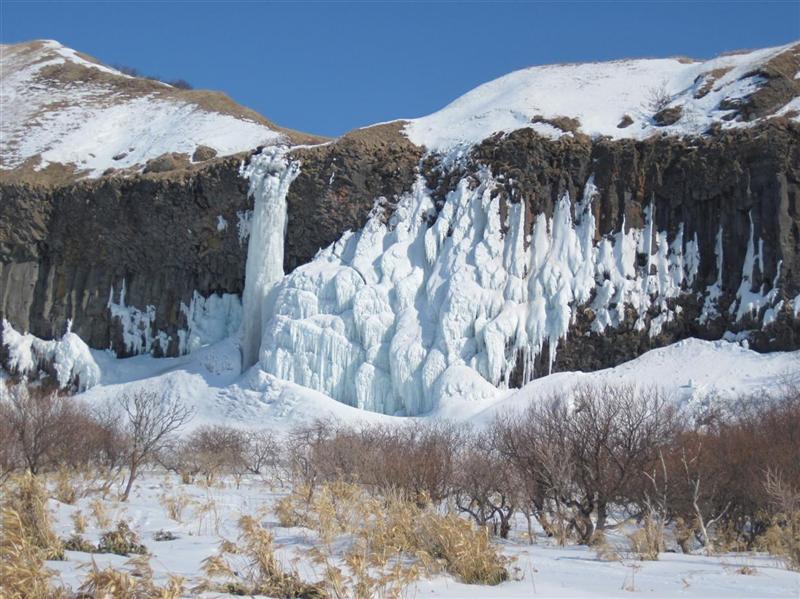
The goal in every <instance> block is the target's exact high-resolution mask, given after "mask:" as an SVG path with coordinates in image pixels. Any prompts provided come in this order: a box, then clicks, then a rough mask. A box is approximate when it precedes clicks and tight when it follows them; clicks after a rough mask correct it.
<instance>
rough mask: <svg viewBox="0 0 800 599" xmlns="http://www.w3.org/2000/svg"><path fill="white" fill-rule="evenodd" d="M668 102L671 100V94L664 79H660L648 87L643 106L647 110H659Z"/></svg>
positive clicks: (654, 111)
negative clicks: (657, 82)
mask: <svg viewBox="0 0 800 599" xmlns="http://www.w3.org/2000/svg"><path fill="white" fill-rule="evenodd" d="M670 102H672V94H670V93H669V89H668V87H667V82H666V81H662V82H661V83H659V84H658V85H656V86H653V87H650V88H648V90H647V100H646V101H645V108H646V109H647V110H648V111H649V112H651V113H656V112H659V111H661V110H663V109H664V108H666V107H667V106H669V103H670Z"/></svg>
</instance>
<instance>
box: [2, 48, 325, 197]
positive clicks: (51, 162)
mask: <svg viewBox="0 0 800 599" xmlns="http://www.w3.org/2000/svg"><path fill="white" fill-rule="evenodd" d="M0 55H1V56H2V58H0V73H2V77H1V78H0V94H1V95H2V98H3V116H2V128H1V134H0V156H1V157H2V161H1V162H2V170H0V176H2V178H3V179H4V180H27V181H31V182H35V183H41V182H69V181H71V180H73V179H75V178H79V177H84V176H88V177H98V176H100V175H102V174H104V173H107V172H109V171H111V170H112V169H113V170H125V171H129V172H139V171H141V170H142V169H143V168H144V167H145V166H146V165H147V162H148V161H149V160H152V159H155V158H157V157H159V156H161V155H163V154H167V153H175V154H180V155H183V156H180V157H178V158H177V162H178V164H183V165H188V164H189V162H190V161H192V160H194V161H195V162H197V161H202V160H203V159H208V158H209V157H213V156H214V155H217V156H226V155H230V154H234V153H237V152H242V151H248V150H252V149H253V148H256V147H258V146H261V145H266V144H275V143H292V144H293V143H301V142H303V143H305V142H309V141H314V140H319V138H316V137H312V136H308V135H304V134H301V133H298V132H295V131H290V130H287V129H283V128H281V127H278V126H277V125H275V124H274V123H271V122H270V121H268V120H266V119H265V118H264V117H262V116H261V115H259V114H257V113H256V112H254V111H252V110H249V109H247V108H245V107H243V106H240V105H238V104H236V102H234V101H233V100H231V99H230V98H229V97H228V96H226V95H225V94H223V93H221V92H214V91H205V90H185V89H178V88H175V87H172V86H170V85H168V84H166V83H162V82H160V81H156V80H151V79H145V78H140V77H130V76H128V75H125V74H124V73H121V72H119V71H117V70H115V69H112V68H110V67H107V66H105V65H103V64H101V63H100V62H98V61H97V60H95V59H94V58H92V57H90V56H87V55H85V54H82V53H80V52H77V51H75V50H72V49H70V48H67V47H65V46H62V45H61V44H59V43H58V42H56V41H52V40H38V41H33V42H27V43H21V44H14V45H5V46H3V47H2V49H0ZM201 146H206V147H207V148H211V150H213V152H209V151H208V150H205V155H203V154H202V153H201V154H200V155H199V156H195V151H196V150H197V148H198V147H201ZM193 157H194V158H193Z"/></svg>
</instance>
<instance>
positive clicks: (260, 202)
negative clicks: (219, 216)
mask: <svg viewBox="0 0 800 599" xmlns="http://www.w3.org/2000/svg"><path fill="white" fill-rule="evenodd" d="M285 153H286V150H285V149H283V148H280V147H270V148H265V149H264V150H263V151H262V152H261V153H260V154H257V155H256V156H253V157H252V159H251V160H250V164H248V165H247V166H246V167H244V168H243V172H242V174H243V175H244V176H245V177H247V178H248V179H249V181H250V192H249V193H250V195H251V196H252V197H253V202H254V208H253V215H252V218H251V220H250V239H249V242H248V245H247V266H246V268H245V279H244V293H243V295H242V310H243V312H242V328H241V338H242V370H246V369H247V368H249V367H250V366H252V365H253V364H255V363H256V362H257V361H258V352H259V349H260V348H261V339H262V336H263V330H264V325H265V324H266V322H267V320H268V319H269V315H270V313H271V309H270V303H271V302H270V292H271V291H272V289H273V287H274V286H275V284H276V283H277V282H278V281H280V280H281V279H282V278H283V244H284V236H285V234H286V194H287V193H288V192H289V186H290V185H291V184H292V181H294V179H295V177H297V175H298V174H299V172H300V167H299V165H298V164H297V163H296V162H292V161H290V160H288V159H287V158H286V156H285Z"/></svg>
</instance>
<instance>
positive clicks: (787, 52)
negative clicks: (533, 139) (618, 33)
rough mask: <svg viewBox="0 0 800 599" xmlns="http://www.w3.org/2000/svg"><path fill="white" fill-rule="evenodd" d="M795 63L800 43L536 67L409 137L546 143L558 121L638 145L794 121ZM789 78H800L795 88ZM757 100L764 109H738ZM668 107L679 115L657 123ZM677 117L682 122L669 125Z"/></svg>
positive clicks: (480, 91) (447, 146) (445, 146)
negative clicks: (512, 134) (661, 137)
mask: <svg viewBox="0 0 800 599" xmlns="http://www.w3.org/2000/svg"><path fill="white" fill-rule="evenodd" d="M798 65H800V44H797V43H795V44H788V45H786V46H780V47H777V48H766V49H762V50H756V51H752V52H745V53H740V54H732V55H727V56H720V57H718V58H714V59H712V60H707V61H694V60H690V59H686V58H663V59H643V60H620V61H614V62H601V63H582V64H562V65H547V66H537V67H532V68H528V69H523V70H520V71H515V72H513V73H510V74H508V75H505V76H504V77H500V78H499V79H495V80H494V81H490V82H488V83H485V84H484V85H481V86H480V87H477V88H475V89H473V90H472V91H470V92H468V93H467V94H465V95H463V96H461V97H460V98H458V99H457V100H455V101H454V102H452V103H450V104H448V105H447V106H446V107H444V108H443V109H441V110H439V111H438V112H435V113H433V114H431V115H429V116H425V117H422V118H418V119H412V120H410V121H409V123H408V125H407V127H406V130H405V131H406V134H407V135H408V137H409V138H410V139H411V141H412V142H414V143H416V144H418V145H424V146H426V147H427V148H428V149H429V150H433V151H437V152H443V153H444V152H447V151H449V150H451V149H453V148H456V147H458V146H463V145H471V144H475V143H478V142H480V141H481V140H483V139H485V138H487V137H489V136H490V135H492V134H493V133H496V132H499V131H503V132H506V133H508V132H509V131H513V130H515V129H520V128H523V127H530V128H533V129H535V130H536V131H537V132H539V133H541V134H543V135H546V136H548V137H558V136H560V135H564V134H565V133H566V134H568V132H565V131H564V130H563V129H562V128H559V127H558V126H557V125H556V126H554V124H553V123H552V122H547V121H552V120H553V119H560V118H562V117H567V118H569V119H577V121H578V122H577V123H573V124H570V125H568V126H567V128H572V127H573V126H577V128H578V130H580V131H581V132H583V133H585V134H587V135H590V136H598V135H603V136H609V137H612V138H615V139H616V138H633V139H642V138H645V137H649V136H650V135H653V134H655V133H658V132H663V133H667V134H670V135H689V134H700V133H703V132H704V131H706V130H707V129H708V128H709V127H710V126H712V125H713V124H715V123H718V124H720V125H721V126H722V127H724V128H730V127H744V126H748V125H752V124H753V123H754V122H755V121H756V120H758V119H761V118H766V117H769V116H772V115H782V114H787V113H789V112H790V111H793V112H794V117H793V118H794V119H797V118H798V116H797V111H798V110H799V109H800V99H798V95H800V66H798ZM772 80H780V81H781V83H780V87H781V88H785V89H782V91H781V93H775V91H776V90H774V89H770V88H771V85H770V81H772ZM787 82H795V83H794V85H793V87H794V89H791V88H792V85H791V84H790V85H788V86H787V85H786V84H787ZM759 94H760V95H761V96H762V97H763V99H764V101H763V102H762V103H761V105H762V106H763V111H759V110H754V111H753V110H750V111H747V110H745V111H742V110H741V109H742V107H744V106H747V105H748V103H750V102H751V101H753V96H754V95H756V96H757V99H758V95H759ZM767 96H769V97H767ZM759 101H760V100H759ZM663 109H674V110H672V112H671V113H669V112H667V113H665V114H662V115H661V117H656V118H654V117H655V116H656V114H657V113H658V112H659V111H660V110H663ZM760 112H763V114H761V113H760ZM670 117H671V118H670ZM676 117H677V118H676ZM672 118H676V120H675V121H674V122H671V123H670V122H669V121H671V120H672ZM659 119H661V120H659Z"/></svg>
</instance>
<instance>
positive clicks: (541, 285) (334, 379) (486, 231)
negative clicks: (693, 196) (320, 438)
mask: <svg viewBox="0 0 800 599" xmlns="http://www.w3.org/2000/svg"><path fill="white" fill-rule="evenodd" d="M262 160H266V161H267V162H268V163H269V164H270V165H273V164H274V158H266V159H262ZM280 164H282V165H283V166H280V167H279V168H276V167H275V166H270V167H269V168H267V169H265V170H267V171H268V176H267V179H269V181H270V183H269V186H268V187H267V188H268V189H269V190H270V191H269V194H272V195H269V194H266V195H269V197H272V198H278V197H279V196H280V194H278V193H275V192H276V191H278V190H279V189H280V183H282V182H283V181H285V179H286V177H287V175H286V172H287V169H289V168H290V167H289V166H287V165H286V163H285V162H281V163H280ZM496 187H497V184H496V182H495V181H494V180H493V178H492V176H491V174H490V173H489V171H488V170H486V169H484V170H481V171H480V172H478V173H477V174H476V175H474V176H469V177H465V178H464V179H462V180H461V181H460V182H459V183H458V185H457V186H456V188H455V189H454V190H453V191H452V192H450V193H449V194H448V195H447V197H446V201H445V203H444V205H443V207H442V208H441V210H440V211H438V212H437V210H436V207H435V206H434V202H433V200H432V198H431V196H430V193H429V191H428V190H427V189H426V187H425V185H424V182H423V181H422V179H419V180H418V181H417V182H416V183H415V185H414V186H413V188H412V190H411V191H410V192H408V193H406V194H405V195H403V196H402V197H401V198H400V199H399V202H398V205H397V207H396V210H395V212H394V214H392V216H391V217H390V218H389V219H388V222H385V221H386V219H385V215H384V213H383V211H382V208H381V205H380V204H376V207H375V208H374V209H373V213H372V215H371V216H370V218H369V220H368V222H367V223H366V225H365V226H364V228H363V229H362V230H361V231H359V232H356V233H352V232H348V233H346V234H345V235H343V236H342V238H341V239H340V240H339V241H337V242H336V243H334V244H332V245H331V246H330V247H328V248H326V249H325V250H322V251H321V252H320V253H319V254H318V255H317V257H316V258H315V259H314V260H313V261H312V262H311V263H309V264H306V265H304V266H301V267H299V268H297V269H296V270H295V271H293V272H292V273H291V274H290V275H288V276H286V277H285V278H284V279H283V280H281V281H280V282H279V283H278V284H277V285H274V286H273V283H271V282H270V283H269V284H268V285H267V286H266V287H263V286H262V287H261V288H260V294H261V295H260V297H261V298H262V299H261V304H256V305H254V306H250V305H249V304H248V298H247V297H245V301H244V311H245V316H244V318H245V320H247V319H248V312H249V311H250V309H251V307H252V308H253V309H254V310H255V311H256V314H254V315H252V316H250V320H249V321H248V322H255V323H258V319H259V317H263V315H264V314H265V311H264V310H263V308H261V307H262V306H263V305H264V300H263V297H265V296H266V293H267V289H269V290H271V291H272V293H273V294H274V298H273V299H272V300H271V302H270V307H269V311H270V314H271V317H270V318H268V319H267V318H264V320H263V322H264V323H265V326H264V327H263V337H262V342H261V351H260V356H259V359H260V364H261V367H262V368H263V369H264V370H265V371H267V372H268V373H270V374H274V375H275V376H277V377H279V378H282V379H285V380H289V381H292V382H295V383H298V384H300V385H303V386H306V387H311V388H313V389H316V390H318V391H322V392H323V393H325V394H327V395H329V396H331V397H333V398H334V399H337V400H338V401H341V402H343V403H346V404H349V405H353V406H356V407H359V408H363V409H367V410H372V411H377V412H383V413H387V414H405V415H415V414H422V413H425V412H428V411H430V410H432V409H433V408H434V407H436V405H437V404H438V403H440V402H442V401H446V400H449V399H450V398H470V397H486V396H491V395H493V394H495V393H496V392H497V388H498V387H499V388H503V387H506V386H508V385H509V384H510V383H511V378H512V375H514V376H515V377H516V380H515V382H522V383H524V382H526V381H529V380H531V379H532V378H533V376H534V364H535V363H536V358H537V357H538V356H539V355H541V354H543V352H544V351H545V350H546V351H547V354H546V355H547V356H548V359H549V364H550V365H551V366H552V363H553V360H554V359H555V356H556V352H557V350H558V346H559V343H563V340H564V339H565V338H566V335H567V331H568V329H569V327H570V325H571V324H572V323H574V321H575V318H576V311H577V309H578V308H579V307H583V306H589V307H591V309H592V311H593V312H594V314H595V319H594V322H593V325H592V328H593V330H594V331H595V332H602V331H603V330H605V328H606V327H614V326H617V325H619V324H620V323H621V322H622V321H623V320H624V319H625V317H626V313H625V309H626V307H627V308H633V309H634V311H635V314H637V315H638V320H637V321H636V326H637V328H639V329H640V330H648V331H649V333H650V334H651V335H657V334H658V333H659V332H660V330H661V327H662V326H663V325H664V324H665V323H666V322H669V321H670V320H671V319H673V318H674V317H675V313H674V312H673V311H672V309H671V308H670V305H671V304H670V303H668V301H667V300H668V299H669V298H673V297H675V296H677V295H678V294H679V293H680V292H681V290H682V289H685V288H687V287H688V286H689V285H691V284H692V283H693V282H694V280H695V277H696V276H697V271H698V266H699V262H700V254H699V246H698V241H697V236H696V235H690V236H687V235H685V233H684V229H683V227H681V228H680V229H679V230H678V232H677V234H676V235H675V236H674V239H672V240H671V241H669V240H668V237H667V234H666V232H660V231H657V230H656V228H655V215H654V212H653V209H652V208H651V207H648V208H647V210H646V223H645V226H644V228H643V229H636V228H628V229H627V230H626V228H625V226H623V227H622V230H620V231H619V232H617V233H615V234H613V235H608V236H605V237H602V238H600V239H599V240H597V241H595V233H596V223H595V219H594V216H593V213H592V210H591V204H592V201H593V199H594V197H595V195H596V193H597V190H596V188H595V185H594V182H593V180H592V179H590V180H589V182H588V183H587V185H586V187H585V189H584V193H583V196H582V198H581V199H580V200H579V201H578V202H576V203H575V204H574V205H573V203H572V202H571V201H570V199H569V197H567V196H564V197H562V198H561V199H560V201H558V202H557V204H556V206H555V209H554V212H553V215H552V217H550V218H548V217H547V216H546V215H544V214H539V215H538V216H535V217H534V221H533V222H532V223H531V222H526V219H529V218H530V217H528V216H526V212H525V204H524V202H517V203H510V202H509V203H508V205H507V210H506V211H505V213H506V214H507V216H506V220H505V222H503V220H502V218H501V206H500V203H501V201H504V200H501V198H500V194H496V193H494V192H495V191H496ZM573 213H574V215H573ZM254 222H255V218H254ZM430 222H433V224H432V225H430V226H429V223H430ZM280 227H282V224H281V223H280V222H279V223H277V224H276V223H272V228H271V231H272V232H273V233H276V232H277V231H280ZM253 231H254V233H253V238H251V242H250V252H249V255H248V276H249V273H250V268H251V260H252V259H253V258H254V256H255V255H254V254H253V250H254V249H256V250H257V252H259V253H258V254H257V255H258V259H257V263H256V265H260V266H261V267H263V266H264V264H265V263H266V262H267V261H268V258H269V252H268V251H267V253H265V250H266V249H267V248H266V246H262V245H261V244H254V238H255V236H256V227H255V226H254V228H253ZM529 231H530V234H528V232H529ZM262 236H263V233H262ZM258 248H261V249H260V250H258ZM637 260H644V261H645V262H646V265H645V266H643V267H637ZM279 264H280V262H279V261H278V262H276V265H279ZM276 265H273V268H272V269H271V270H270V273H273V274H274V273H277V267H276ZM265 280H268V281H271V280H274V279H270V278H269V277H268V278H266V279H265ZM247 326H249V325H247V324H245V326H244V328H245V330H246V327H247ZM253 330H254V331H258V330H260V329H259V328H258V327H255V328H254V329H253ZM545 367H547V366H545ZM515 373H516V374H515ZM520 376H521V381H520V380H519V379H520Z"/></svg>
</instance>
